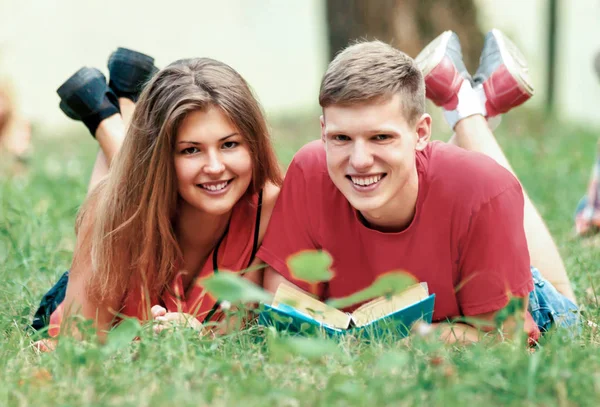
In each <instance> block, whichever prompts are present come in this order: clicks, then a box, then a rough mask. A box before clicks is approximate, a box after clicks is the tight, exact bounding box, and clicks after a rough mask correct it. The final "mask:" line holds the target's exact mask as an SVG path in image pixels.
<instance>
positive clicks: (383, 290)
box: [327, 271, 417, 308]
mask: <svg viewBox="0 0 600 407" xmlns="http://www.w3.org/2000/svg"><path fill="white" fill-rule="evenodd" d="M414 284H417V280H416V279H415V278H414V277H413V276H412V275H411V274H409V273H407V272H404V271H392V272H389V273H386V274H382V275H381V276H379V277H378V278H377V279H376V280H375V281H374V282H373V284H371V285H370V286H369V287H367V288H365V289H364V290H361V291H358V292H356V293H354V294H352V295H349V296H347V297H343V298H334V299H332V300H329V301H327V304H329V305H331V306H332V307H335V308H346V307H350V306H352V305H354V304H359V303H361V302H364V301H367V300H370V299H372V298H377V297H382V296H392V295H394V294H398V293H401V292H402V291H404V290H406V289H407V288H408V287H410V286H411V285H414Z"/></svg>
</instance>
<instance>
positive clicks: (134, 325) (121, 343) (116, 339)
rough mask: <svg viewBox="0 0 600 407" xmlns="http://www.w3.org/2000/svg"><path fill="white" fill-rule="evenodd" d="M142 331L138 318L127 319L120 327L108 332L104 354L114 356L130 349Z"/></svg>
mask: <svg viewBox="0 0 600 407" xmlns="http://www.w3.org/2000/svg"><path fill="white" fill-rule="evenodd" d="M140 331H141V326H140V322H139V321H138V320H137V318H125V319H124V320H123V321H121V323H120V324H119V325H117V326H116V327H115V328H114V329H111V330H110V331H109V332H108V335H107V338H106V346H105V347H104V352H105V353H106V354H112V353H114V352H117V351H119V350H121V349H124V348H126V347H128V346H129V345H130V344H131V342H132V341H133V340H134V339H135V338H136V336H138V335H139V333H140Z"/></svg>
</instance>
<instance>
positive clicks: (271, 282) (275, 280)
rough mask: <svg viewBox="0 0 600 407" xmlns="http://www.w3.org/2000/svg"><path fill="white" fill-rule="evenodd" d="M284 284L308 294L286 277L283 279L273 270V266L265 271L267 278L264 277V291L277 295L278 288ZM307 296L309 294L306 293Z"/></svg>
mask: <svg viewBox="0 0 600 407" xmlns="http://www.w3.org/2000/svg"><path fill="white" fill-rule="evenodd" d="M282 283H283V284H287V285H289V286H291V287H294V288H295V289H297V290H299V291H302V292H306V291H304V290H303V289H301V288H300V287H298V286H297V285H296V284H294V283H291V282H290V281H288V280H287V279H286V278H285V277H283V276H282V275H281V274H279V273H278V272H276V271H275V270H273V268H272V267H271V266H267V268H266V269H265V277H264V284H263V287H264V289H265V290H267V291H268V292H270V293H273V294H275V291H277V288H278V287H279V285H280V284H282ZM306 294H308V293H306ZM308 295H310V294H308Z"/></svg>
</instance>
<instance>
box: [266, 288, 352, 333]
mask: <svg viewBox="0 0 600 407" xmlns="http://www.w3.org/2000/svg"><path fill="white" fill-rule="evenodd" d="M280 303H282V304H287V305H289V306H291V307H293V308H295V309H297V310H298V311H300V312H302V313H304V314H306V315H308V316H310V317H312V318H313V319H315V320H317V321H319V322H322V323H323V324H326V325H329V326H332V327H334V328H339V329H347V328H348V326H349V325H350V320H351V316H350V315H348V314H346V313H344V312H342V311H340V310H338V309H336V308H333V307H330V306H329V305H327V304H325V303H323V302H321V301H319V300H317V299H316V298H313V297H311V296H310V295H308V294H306V293H304V292H302V291H300V290H297V289H295V288H293V287H291V286H289V285H287V284H285V283H282V284H280V285H279V287H277V292H276V293H275V296H274V297H273V303H272V304H271V306H272V307H275V308H276V307H277V305H279V304H280Z"/></svg>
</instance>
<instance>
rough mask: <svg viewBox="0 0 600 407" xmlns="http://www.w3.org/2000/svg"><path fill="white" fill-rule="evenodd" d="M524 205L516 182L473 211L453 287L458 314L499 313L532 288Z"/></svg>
mask: <svg viewBox="0 0 600 407" xmlns="http://www.w3.org/2000/svg"><path fill="white" fill-rule="evenodd" d="M523 207H524V199H523V192H522V189H521V186H520V185H519V184H515V185H513V186H511V187H509V188H507V189H506V190H504V191H503V192H501V193H500V194H498V195H496V196H495V197H493V198H492V199H490V200H489V201H487V202H485V203H483V204H482V205H481V206H480V207H479V208H476V209H475V210H474V211H473V213H472V216H471V219H470V223H469V228H468V231H467V235H466V238H465V240H464V242H463V244H462V250H461V255H460V260H459V273H460V281H459V283H458V286H457V287H455V289H456V295H457V298H458V303H459V306H460V308H461V313H462V314H463V315H467V316H469V315H478V314H484V313H488V312H493V311H498V310H500V309H502V308H503V307H504V306H506V304H507V303H508V301H509V299H510V298H511V296H515V297H525V296H527V295H528V294H529V292H530V291H532V290H533V280H532V277H531V270H530V260H529V250H528V248H527V240H526V238H525V230H524V227H523Z"/></svg>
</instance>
